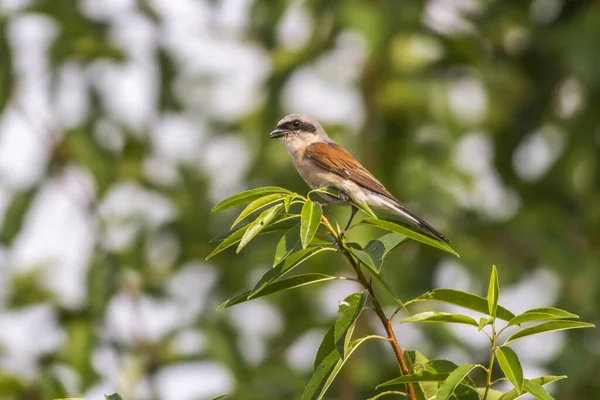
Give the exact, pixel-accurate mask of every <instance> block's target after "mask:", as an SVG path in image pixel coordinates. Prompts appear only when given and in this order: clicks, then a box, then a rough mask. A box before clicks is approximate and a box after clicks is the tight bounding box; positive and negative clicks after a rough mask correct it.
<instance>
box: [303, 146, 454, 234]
mask: <svg viewBox="0 0 600 400" xmlns="http://www.w3.org/2000/svg"><path fill="white" fill-rule="evenodd" d="M304 156H305V157H308V158H310V159H311V160H313V161H314V162H316V163H317V164H318V165H319V166H320V167H321V168H323V169H326V170H327V171H330V172H333V173H335V174H337V175H339V176H341V177H343V178H346V179H350V180H351V181H353V182H355V183H357V184H359V185H360V186H362V187H365V188H367V189H369V190H371V191H373V192H375V193H379V194H380V195H382V196H385V197H387V198H388V199H390V200H392V201H393V202H394V203H396V206H397V207H398V208H399V209H400V210H402V212H404V213H406V214H408V215H410V216H411V217H412V218H413V219H415V220H416V221H417V222H418V224H419V225H420V226H421V227H422V228H423V229H425V230H426V231H429V232H431V233H432V234H433V235H434V236H436V237H438V238H439V239H441V240H443V241H445V242H449V241H448V239H447V238H446V237H445V236H444V235H442V234H441V233H440V232H439V231H438V230H436V229H435V228H434V227H432V226H431V225H429V224H428V223H427V222H425V221H424V220H423V219H422V218H420V217H418V216H417V215H415V214H413V213H412V212H411V211H410V210H409V209H407V208H406V206H404V204H402V203H400V201H399V200H398V199H396V198H395V197H394V196H393V195H392V194H391V193H390V192H388V191H387V189H386V188H385V187H384V186H383V185H382V184H381V182H379V181H378V180H377V178H375V177H374V176H373V174H371V173H370V172H369V171H367V169H366V168H365V167H363V166H362V165H361V164H360V163H359V162H358V161H356V159H355V158H354V157H352V155H351V154H350V153H348V151H347V150H346V149H344V148H343V147H342V146H340V145H339V144H337V143H324V142H319V143H313V144H311V145H309V146H308V147H307V148H306V150H305V153H304Z"/></svg>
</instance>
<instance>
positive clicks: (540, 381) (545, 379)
mask: <svg viewBox="0 0 600 400" xmlns="http://www.w3.org/2000/svg"><path fill="white" fill-rule="evenodd" d="M566 377H567V376H566V375H561V376H552V375H548V376H541V377H539V378H535V379H528V380H527V381H528V382H529V384H532V383H533V384H536V385H547V384H548V383H552V382H555V381H559V380H561V379H566ZM522 395H523V394H519V393H517V389H512V390H509V391H508V392H506V393H504V395H502V396H501V397H500V399H498V400H515V399H518V398H519V397H521V396H522Z"/></svg>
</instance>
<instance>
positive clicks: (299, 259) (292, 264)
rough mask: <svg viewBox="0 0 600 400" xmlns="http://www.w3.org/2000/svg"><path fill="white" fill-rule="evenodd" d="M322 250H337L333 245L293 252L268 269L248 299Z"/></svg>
mask: <svg viewBox="0 0 600 400" xmlns="http://www.w3.org/2000/svg"><path fill="white" fill-rule="evenodd" d="M322 251H335V249H334V248H331V247H309V248H308V249H304V250H300V251H297V252H296V253H293V254H292V255H290V256H289V257H288V258H286V259H285V261H283V262H282V263H280V264H279V265H277V266H276V267H275V268H271V269H270V270H268V271H267V272H266V273H265V274H264V275H263V276H262V278H260V280H259V281H258V283H257V284H256V285H255V286H254V289H252V293H250V294H249V295H248V299H251V298H254V297H256V296H257V295H258V294H259V293H260V292H261V291H262V290H264V289H265V287H266V286H267V285H268V284H270V283H271V282H273V281H275V280H276V279H278V278H279V277H281V276H283V275H285V274H287V273H288V272H290V271H292V270H293V269H294V268H296V267H297V266H298V265H300V264H302V263H303V262H304V261H306V260H308V259H309V258H310V257H312V256H314V255H315V254H318V253H320V252H322Z"/></svg>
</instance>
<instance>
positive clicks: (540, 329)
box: [505, 321, 595, 344]
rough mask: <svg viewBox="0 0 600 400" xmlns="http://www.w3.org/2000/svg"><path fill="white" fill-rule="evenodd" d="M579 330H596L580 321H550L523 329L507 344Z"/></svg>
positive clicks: (593, 326) (507, 341)
mask: <svg viewBox="0 0 600 400" xmlns="http://www.w3.org/2000/svg"><path fill="white" fill-rule="evenodd" d="M578 328H595V325H594V324H590V323H587V322H579V321H549V322H544V323H541V324H539V325H535V326H531V327H529V328H524V329H521V330H520V331H518V332H516V333H514V334H513V335H512V336H511V337H509V338H508V340H506V342H505V343H506V344H508V343H510V342H514V341H515V340H517V339H522V338H524V337H527V336H533V335H537V334H540V333H545V332H554V331H563V330H566V329H578Z"/></svg>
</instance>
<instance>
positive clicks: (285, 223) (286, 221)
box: [209, 214, 300, 243]
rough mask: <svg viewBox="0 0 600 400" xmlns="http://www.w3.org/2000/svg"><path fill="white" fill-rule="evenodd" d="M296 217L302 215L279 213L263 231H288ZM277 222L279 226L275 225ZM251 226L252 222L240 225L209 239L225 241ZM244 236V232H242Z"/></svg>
mask: <svg viewBox="0 0 600 400" xmlns="http://www.w3.org/2000/svg"><path fill="white" fill-rule="evenodd" d="M296 218H300V215H298V214H279V215H278V216H276V217H275V218H274V219H273V221H271V224H270V225H269V226H268V227H266V228H265V229H263V230H262V231H261V234H262V233H271V232H281V231H287V230H289V229H290V228H291V227H292V226H294V225H295V222H294V221H293V220H294V219H296ZM276 224H277V226H275V225H276ZM249 226H250V223H248V224H246V225H244V226H241V227H239V228H238V229H236V230H235V231H229V232H227V233H224V234H223V235H219V236H217V237H215V238H212V239H210V240H209V243H221V242H224V241H225V240H226V239H227V238H229V236H231V235H232V234H233V233H234V232H237V231H238V230H240V229H244V228H245V229H248V227H249ZM242 236H243V234H242ZM242 236H240V237H239V238H238V242H239V241H240V240H241V239H242Z"/></svg>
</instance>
